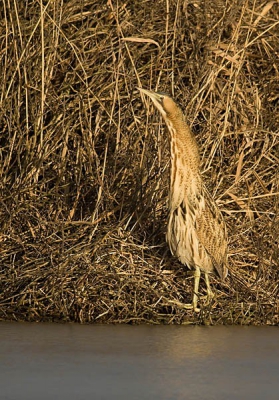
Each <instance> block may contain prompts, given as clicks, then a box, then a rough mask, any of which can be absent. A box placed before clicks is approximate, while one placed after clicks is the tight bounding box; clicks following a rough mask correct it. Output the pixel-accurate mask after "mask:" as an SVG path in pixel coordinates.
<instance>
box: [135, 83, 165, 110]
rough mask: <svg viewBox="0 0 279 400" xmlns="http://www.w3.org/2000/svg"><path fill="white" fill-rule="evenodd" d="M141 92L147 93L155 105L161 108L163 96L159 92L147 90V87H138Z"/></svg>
mask: <svg viewBox="0 0 279 400" xmlns="http://www.w3.org/2000/svg"><path fill="white" fill-rule="evenodd" d="M137 89H138V90H139V91H140V92H141V93H144V94H146V95H147V96H148V97H150V99H151V100H152V101H153V103H154V104H155V106H156V107H157V108H159V109H160V108H161V100H162V99H161V96H160V95H159V94H158V93H156V92H153V91H152V90H147V89H142V88H139V87H138V88H137Z"/></svg>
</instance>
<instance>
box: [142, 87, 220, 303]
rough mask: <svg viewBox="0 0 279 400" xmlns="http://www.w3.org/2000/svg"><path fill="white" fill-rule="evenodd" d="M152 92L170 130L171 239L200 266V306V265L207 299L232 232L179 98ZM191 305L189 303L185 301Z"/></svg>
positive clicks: (178, 252) (174, 249) (183, 257)
mask: <svg viewBox="0 0 279 400" xmlns="http://www.w3.org/2000/svg"><path fill="white" fill-rule="evenodd" d="M139 90H140V91H141V92H142V93H144V94H146V95H147V96H149V97H150V98H151V100H152V101H153V103H154V105H155V106H156V108H157V109H158V110H159V111H160V113H161V115H162V116H163V118H164V120H165V122H166V124H167V126H168V129H169V132H170V152H171V173H170V192H169V218H168V226H167V234H166V239H167V242H168V244H169V247H170V250H171V253H172V254H173V255H174V256H176V257H177V258H178V259H179V260H180V261H181V263H182V264H184V265H187V266H188V268H190V269H195V282H194V295H193V302H192V305H191V307H193V308H194V310H198V309H197V301H198V297H197V295H198V288H199V279H200V271H203V272H204V273H205V281H206V285H207V297H208V299H209V298H211V297H212V296H213V293H212V291H211V289H210V284H209V277H208V273H211V272H217V273H218V275H219V276H220V277H221V279H224V278H225V277H226V275H227V233H226V226H225V223H224V220H223V217H222V214H221V212H220V210H219V208H218V206H217V205H216V203H215V201H214V200H213V198H212V197H211V196H210V194H209V193H208V191H207V190H206V187H205V186H204V184H203V180H202V176H201V171H200V157H199V150H198V145H197V142H196V139H195V137H194V135H193V133H192V132H191V130H190V128H189V126H188V125H187V123H186V120H185V116H184V114H183V113H182V111H181V109H180V108H179V107H178V105H177V104H176V103H175V101H174V100H173V99H172V98H171V97H170V96H168V95H167V94H164V93H156V92H153V91H150V90H146V89H140V88H139ZM185 306H188V305H185Z"/></svg>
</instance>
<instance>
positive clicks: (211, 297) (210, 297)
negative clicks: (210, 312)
mask: <svg viewBox="0 0 279 400" xmlns="http://www.w3.org/2000/svg"><path fill="white" fill-rule="evenodd" d="M204 277H205V283H206V289H207V303H209V302H210V300H211V299H213V297H214V293H213V292H212V290H211V287H210V282H209V276H208V273H207V272H205V273H204Z"/></svg>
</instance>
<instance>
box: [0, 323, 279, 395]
mask: <svg viewBox="0 0 279 400" xmlns="http://www.w3.org/2000/svg"><path fill="white" fill-rule="evenodd" d="M278 339H279V330H278V328H276V327H223V326H220V327H195V326H123V325H118V326H111V325H106V326H98V325H97V326H96V325H76V324H65V325H59V324H23V323H0V400H18V399H20V400H25V399H26V400H32V399H34V400H35V399H36V400H44V399H46V400H50V399H67V400H71V399H74V400H83V399H86V400H87V399H97V400H99V399H100V400H107V399H108V400H111V399H112V400H115V399H121V400H125V399H128V400H130V399H131V400H138V399H139V400H145V399H148V400H149V399H150V400H151V399H152V400H157V399H158V400H159V399H160V400H172V399H173V400H179V399H183V400H184V399H189V400H195V399H202V400H210V399H214V400H215V399H224V400H230V399H244V398H245V400H249V399H253V400H255V399H260V400H262V399H269V400H272V399H276V400H277V399H278V398H279V394H278V393H279V345H278V343H279V341H278Z"/></svg>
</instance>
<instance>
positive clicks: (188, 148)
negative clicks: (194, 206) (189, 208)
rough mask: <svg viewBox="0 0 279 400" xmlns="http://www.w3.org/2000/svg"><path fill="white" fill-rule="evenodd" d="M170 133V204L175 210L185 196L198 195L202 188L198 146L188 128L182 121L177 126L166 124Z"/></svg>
mask: <svg viewBox="0 0 279 400" xmlns="http://www.w3.org/2000/svg"><path fill="white" fill-rule="evenodd" d="M168 128H169V132H170V152H171V172H170V204H172V206H173V207H174V208H176V207H177V206H178V205H179V204H181V201H182V200H183V197H184V196H185V195H187V193H188V195H190V194H191V195H194V194H199V193H200V191H201V187H202V178H201V173H200V157H199V151H198V145H197V142H196V139H195V137H194V136H193V134H192V132H191V130H190V128H189V127H188V125H187V124H186V122H184V121H183V123H180V124H179V126H175V124H170V123H169V124H168Z"/></svg>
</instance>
